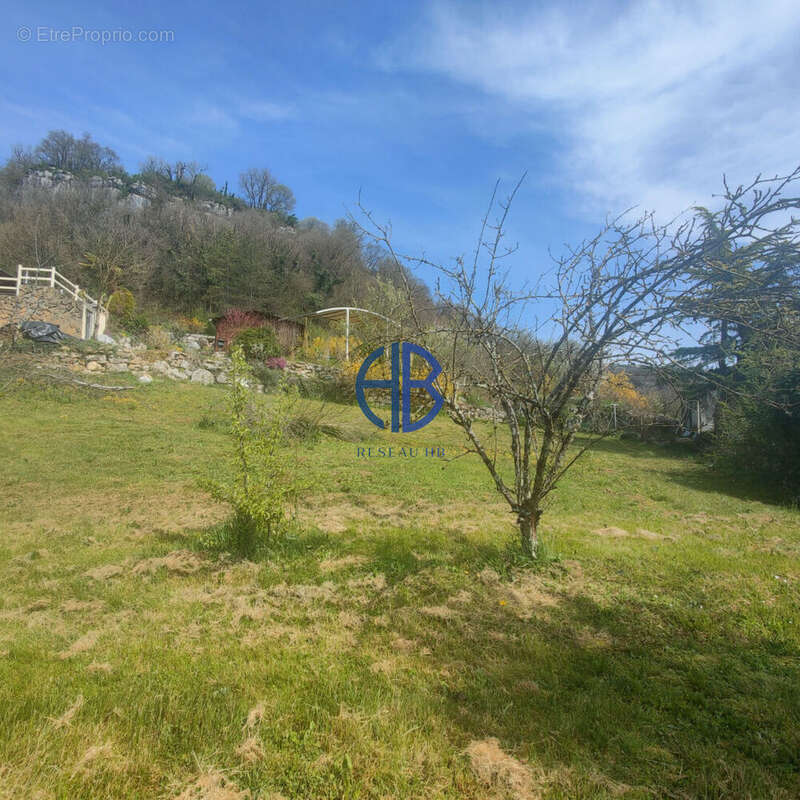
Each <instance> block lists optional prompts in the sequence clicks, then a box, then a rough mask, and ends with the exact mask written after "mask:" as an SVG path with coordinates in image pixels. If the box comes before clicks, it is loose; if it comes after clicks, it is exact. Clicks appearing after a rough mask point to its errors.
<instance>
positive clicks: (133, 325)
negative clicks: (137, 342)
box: [122, 314, 150, 336]
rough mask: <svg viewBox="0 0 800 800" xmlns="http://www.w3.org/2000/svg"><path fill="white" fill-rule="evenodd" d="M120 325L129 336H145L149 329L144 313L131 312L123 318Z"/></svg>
mask: <svg viewBox="0 0 800 800" xmlns="http://www.w3.org/2000/svg"><path fill="white" fill-rule="evenodd" d="M122 327H123V329H124V330H125V332H126V333H127V334H129V335H131V336H146V335H147V332H148V331H149V330H150V322H149V321H148V319H147V317H146V316H144V314H131V315H130V316H129V317H127V318H126V319H125V320H124V322H123V324H122Z"/></svg>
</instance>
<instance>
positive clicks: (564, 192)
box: [0, 0, 800, 281]
mask: <svg viewBox="0 0 800 800" xmlns="http://www.w3.org/2000/svg"><path fill="white" fill-rule="evenodd" d="M8 5H9V4H6V8H5V9H4V13H3V28H2V31H0V36H1V37H2V47H0V65H1V66H2V75H3V80H2V81H0V119H1V120H2V125H0V152H4V153H7V152H9V151H10V148H11V146H12V145H14V144H16V143H25V144H34V143H35V142H37V141H38V140H39V139H40V138H41V137H42V136H43V135H44V134H45V133H46V132H47V131H48V130H50V129H52V128H65V129H67V130H70V131H72V132H74V133H76V134H80V133H82V132H83V131H89V132H91V133H92V134H93V135H94V136H95V138H96V139H97V140H98V141H100V142H101V143H103V144H107V145H109V146H111V147H113V148H114V149H115V150H116V151H117V152H118V153H119V155H120V156H121V158H122V160H123V162H124V164H125V166H126V167H127V168H128V169H129V170H131V171H135V170H136V168H137V166H138V164H139V163H140V162H141V161H142V160H143V159H144V157H146V156H147V155H150V154H155V155H159V156H162V157H164V158H167V159H187V160H197V161H199V162H201V163H203V164H207V165H208V171H209V174H210V175H211V176H212V177H213V178H214V179H215V180H216V181H217V183H218V185H221V184H222V183H224V182H225V181H226V180H227V181H228V182H229V185H230V186H232V187H233V186H235V185H236V183H237V178H238V174H239V172H240V171H241V170H242V169H244V168H246V167H249V166H267V167H269V168H270V169H271V170H272V171H273V172H274V173H275V175H276V176H277V177H278V178H279V179H280V180H282V181H283V182H285V183H287V184H288V185H289V186H291V187H292V189H293V190H294V192H295V194H296V196H297V201H298V202H297V213H298V215H299V216H300V217H304V216H316V217H319V218H321V219H324V220H326V221H328V222H332V221H333V220H335V219H336V218H338V217H341V216H343V215H344V213H345V208H346V207H348V208H353V206H354V205H355V202H356V199H357V195H358V192H359V190H361V191H362V196H363V198H364V201H365V204H366V205H368V206H369V207H370V208H372V209H373V211H374V212H375V214H376V216H377V217H378V218H380V219H391V221H392V225H393V230H394V235H395V238H396V241H397V242H398V244H399V246H400V247H401V248H403V249H405V250H408V251H413V252H418V251H421V250H425V251H426V253H427V254H429V255H430V256H432V257H434V258H436V259H441V260H446V259H448V258H450V257H452V256H455V255H458V254H460V253H463V252H466V251H469V249H470V248H471V247H473V245H474V237H475V235H476V233H477V229H478V226H479V222H480V217H481V215H482V213H483V211H484V208H485V205H486V201H487V199H488V196H489V193H490V191H491V189H492V186H493V184H494V181H495V180H496V179H497V178H500V179H503V180H504V181H505V182H506V185H507V186H510V184H511V183H512V182H513V180H514V179H516V178H517V177H518V176H519V175H520V174H521V173H522V172H523V171H524V170H527V171H528V179H527V181H526V183H525V186H524V188H523V190H522V193H521V194H520V196H519V200H518V201H517V203H516V205H515V208H514V211H513V214H512V217H511V224H510V226H509V241H518V242H519V244H520V250H519V252H518V254H517V255H516V256H515V259H514V261H513V262H512V265H511V266H512V270H513V273H514V276H515V278H516V279H518V280H519V281H522V280H524V279H526V278H532V277H535V276H536V275H537V274H538V273H539V272H540V271H541V270H543V269H545V268H547V266H548V263H549V262H548V255H547V251H548V248H552V249H553V250H555V251H559V250H560V249H561V247H562V244H563V243H564V242H577V241H579V240H580V239H581V238H583V237H584V236H586V235H588V234H590V233H591V232H593V231H594V230H595V229H596V228H597V227H598V226H599V225H600V223H602V221H603V219H604V218H605V216H606V214H608V213H617V212H619V211H621V210H623V209H625V208H627V207H629V206H631V205H639V206H640V207H642V208H646V209H655V210H656V211H657V212H658V213H659V214H660V215H661V216H662V218H666V217H668V216H671V215H673V214H675V213H677V212H679V211H680V210H682V209H684V208H686V207H687V206H689V205H691V204H692V203H697V202H700V203H704V204H709V203H711V202H712V201H711V195H712V193H713V192H716V191H719V188H720V186H721V175H722V173H723V172H724V173H726V174H728V175H729V177H730V179H731V180H732V181H733V182H736V181H744V180H747V179H749V178H752V177H753V176H754V175H755V174H756V173H757V172H763V173H775V172H784V171H787V170H789V169H791V168H793V167H794V166H796V165H797V164H798V163H800V146H799V145H800V135H799V134H798V131H800V102H798V101H799V100H800V98H798V94H799V93H800V92H799V90H798V86H800V81H798V80H797V75H798V74H799V73H798V67H800V55H799V54H798V47H797V42H798V41H800V5H798V4H797V3H796V2H788V1H786V0H774V2H766V3H763V2H760V3H753V2H740V1H739V0H730V1H729V2H709V3H688V2H641V3H632V4H623V3H614V4H610V3H586V4H576V3H564V2H560V3H529V4H507V3H500V4H497V3H493V4H491V5H489V4H483V5H482V4H470V3H446V2H432V3H421V4H415V3H401V4H391V5H390V4H380V3H374V2H369V3H368V2H359V3H350V4H347V3H325V2H318V3H311V2H306V3H292V4H277V3H270V4H267V3H241V2H240V3H225V4H222V3H204V2H192V3H183V2H173V3H170V4H169V5H167V6H165V5H164V4H163V3H156V2H148V1H147V0H144V1H142V2H137V3H131V4H128V3H118V2H117V3H115V2H106V3H103V4H99V3H93V4H87V3H81V2H72V3H70V4H63V3H42V2H35V1H34V2H26V3H17V4H15V5H16V7H8ZM73 26H77V27H80V28H83V29H84V30H86V31H89V30H93V31H100V30H104V29H107V30H114V29H128V30H131V31H133V32H134V36H135V35H136V32H138V31H139V30H156V31H162V30H168V31H172V32H173V35H174V40H173V41H171V42H161V43H139V42H129V43H109V44H106V45H102V44H100V43H97V42H93V41H85V40H81V37H80V36H78V40H77V41H69V42H58V41H42V38H45V39H47V38H48V37H50V36H51V35H50V34H49V33H48V32H46V31H47V30H48V29H56V30H68V31H69V30H71V29H72V28H73ZM23 27H27V28H28V29H30V32H31V40H30V41H19V31H20V29H21V28H23ZM43 31H44V32H43ZM24 35H25V34H24V33H23V34H22V36H23V37H24ZM90 36H91V35H90Z"/></svg>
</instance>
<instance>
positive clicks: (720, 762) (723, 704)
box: [425, 593, 800, 798]
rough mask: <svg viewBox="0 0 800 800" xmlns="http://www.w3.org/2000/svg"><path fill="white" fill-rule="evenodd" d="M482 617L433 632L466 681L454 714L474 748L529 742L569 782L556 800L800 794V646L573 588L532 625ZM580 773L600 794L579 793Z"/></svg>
mask: <svg viewBox="0 0 800 800" xmlns="http://www.w3.org/2000/svg"><path fill="white" fill-rule="evenodd" d="M472 612H473V613H470V614H469V615H468V616H467V615H464V616H463V617H460V618H457V619H452V620H445V621H437V622H435V623H433V624H432V625H431V628H430V630H429V632H428V635H427V636H426V637H425V638H426V641H425V644H426V645H427V646H428V647H429V648H430V649H431V651H432V659H433V660H434V661H436V662H437V663H436V664H435V665H434V666H435V667H438V668H439V669H441V670H445V671H446V673H447V674H449V675H452V676H454V677H453V678H452V679H450V680H448V681H447V683H443V684H442V686H441V689H440V700H441V702H442V704H443V707H444V709H445V710H446V711H445V713H448V714H449V715H451V717H452V719H453V723H454V724H455V725H456V726H457V727H458V728H459V729H460V730H461V731H462V732H463V738H464V741H469V740H475V739H484V738H486V737H489V736H496V737H498V738H499V739H500V740H501V742H502V743H504V746H506V747H509V748H513V749H514V750H515V751H516V752H522V753H523V754H524V753H525V750H524V748H525V747H526V746H527V747H528V748H529V751H528V753H527V755H528V757H529V758H530V759H531V760H535V761H536V762H537V763H538V764H540V765H542V766H544V767H545V769H546V770H548V771H552V772H551V778H552V780H553V781H554V782H555V784H554V785H558V781H559V780H563V781H565V785H564V787H563V788H564V791H565V793H564V794H559V793H554V794H553V795H552V796H556V797H575V796H581V797H584V796H587V797H588V796H591V797H605V796H611V795H612V794H614V792H613V791H612V789H613V786H612V785H611V784H608V783H607V782H606V783H605V784H604V781H608V780H610V781H613V782H615V783H623V784H626V785H627V786H630V787H641V788H640V790H639V791H637V790H633V793H630V794H629V793H625V794H624V796H626V797H640V796H641V797H645V796H647V797H650V796H657V797H681V798H683V797H707V798H711V797H714V798H735V797H741V798H745V797H748V798H749V797H764V798H767V797H787V798H788V797H794V796H797V794H796V792H797V790H798V788H800V780H799V777H798V776H799V775H800V729H798V726H797V724H796V723H797V718H798V710H799V709H800V681H799V680H798V679H799V678H800V669H799V668H798V663H800V662H798V661H797V656H798V655H800V653H798V649H797V647H796V645H795V643H794V642H791V641H789V640H787V639H780V638H779V637H777V638H775V637H763V636H761V637H759V636H755V635H751V636H747V635H745V634H744V633H743V631H742V630H736V629H735V628H734V626H733V625H724V626H721V627H720V628H719V629H715V628H714V627H713V626H712V625H707V626H706V627H705V628H703V629H701V630H693V629H692V627H691V625H687V623H686V620H685V619H684V620H683V621H682V622H681V621H680V620H679V618H678V617H676V616H673V615H672V612H671V611H668V610H667V611H664V610H661V609H654V608H644V607H642V606H641V605H640V604H633V603H625V602H621V601H618V602H612V603H611V604H610V605H606V604H605V603H603V604H602V605H600V604H598V603H597V602H596V601H595V600H593V599H592V598H590V597H587V596H584V595H578V596H574V595H569V594H567V593H562V594H560V595H559V596H558V598H557V605H555V606H552V607H546V608H542V609H541V611H540V612H539V613H537V614H536V615H535V616H534V618H532V619H530V620H527V621H523V620H520V619H517V618H516V617H513V616H512V615H511V614H509V613H508V612H507V611H506V610H505V609H502V608H500V607H485V606H484V607H483V608H478V609H472ZM699 624H700V623H699V620H698V625H699ZM725 628H727V630H726V629H725ZM520 748H522V749H520ZM576 767H579V768H580V771H581V772H582V773H584V774H589V775H595V776H598V778H600V779H601V780H600V783H599V785H596V786H594V787H591V786H585V787H581V790H580V791H578V788H579V787H577V786H575V785H574V784H573V783H571V782H570V781H572V780H573V779H574V775H573V776H572V777H570V775H571V772H572V770H574V769H575V768H576ZM558 776H561V778H559V777H558ZM603 786H605V789H603ZM584 792H585V793H584ZM548 796H551V795H549V794H548Z"/></svg>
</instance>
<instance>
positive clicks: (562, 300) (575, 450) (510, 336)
mask: <svg viewBox="0 0 800 800" xmlns="http://www.w3.org/2000/svg"><path fill="white" fill-rule="evenodd" d="M523 177H524V176H523ZM798 178H800V169H799V170H797V171H795V172H794V173H792V174H791V175H789V176H786V177H783V178H774V179H772V180H762V179H761V178H757V179H756V180H755V181H754V182H753V183H752V184H750V185H749V186H747V187H738V188H737V189H735V190H731V189H729V187H728V186H727V185H726V186H725V192H724V195H723V206H722V208H721V210H719V211H718V212H716V213H715V214H714V218H715V221H716V224H717V227H718V230H719V232H720V236H722V237H723V238H724V239H725V240H727V241H729V242H730V243H732V244H734V245H741V246H747V245H748V244H752V243H754V242H758V249H759V252H760V253H761V254H762V255H763V254H765V253H766V254H768V253H770V252H774V253H779V252H781V249H782V248H784V247H785V246H786V242H787V241H789V240H795V241H796V237H797V230H798V225H800V222H798V221H795V220H790V221H785V220H784V221H783V222H782V223H781V224H778V225H776V224H775V221H774V220H775V217H774V215H775V214H780V213H782V212H785V211H786V210H787V209H791V208H798V207H800V199H798V198H791V197H785V196H784V193H785V191H786V189H787V187H790V185H791V188H794V186H793V184H794V183H795V182H796V181H797V180H798ZM521 183H522V181H520V183H518V184H517V186H516V187H515V188H514V190H513V191H512V192H511V195H510V196H509V197H508V199H507V200H506V201H504V202H498V201H497V196H496V195H497V188H498V187H497V186H496V187H495V191H494V193H493V194H492V198H491V202H490V204H489V209H488V211H487V213H486V216H485V217H484V219H483V224H482V227H481V233H480V236H479V239H478V244H477V246H476V248H475V253H474V257H473V258H472V259H470V260H469V261H466V260H465V259H463V258H459V259H457V260H456V261H455V263H454V264H453V265H452V266H443V265H441V264H438V263H434V262H432V261H430V260H428V259H427V258H424V257H421V258H420V257H409V256H404V255H401V254H399V253H397V252H396V251H395V249H394V247H393V245H392V242H391V230H390V229H389V228H388V226H384V225H381V224H379V223H377V222H376V221H375V219H374V217H373V216H372V215H371V213H370V212H369V211H368V210H366V209H364V208H363V206H360V208H361V212H362V214H363V215H364V216H365V218H366V220H367V223H366V224H365V227H364V228H363V230H364V231H365V232H366V233H367V234H369V235H371V236H372V237H373V238H374V240H375V241H376V242H379V243H380V244H381V245H382V246H383V247H385V248H386V250H387V251H388V253H389V254H390V257H391V258H392V259H393V260H394V261H395V263H396V264H397V265H398V267H400V269H401V275H406V274H407V273H406V272H405V270H404V269H403V267H405V266H406V265H410V266H424V267H426V268H429V269H433V270H435V272H436V274H437V275H438V280H437V301H438V314H437V321H436V322H435V323H434V324H433V325H431V324H425V323H424V322H423V319H422V317H421V315H420V314H418V313H417V311H416V309H415V304H414V301H413V297H412V294H411V291H410V289H411V287H410V285H409V284H407V288H408V290H409V291H408V303H409V306H410V307H411V317H412V318H413V320H414V321H415V330H414V331H413V332H412V335H413V336H415V337H416V338H417V339H418V340H419V341H420V342H421V343H423V344H426V345H428V346H430V347H432V348H433V349H435V351H436V353H437V355H438V356H439V359H440V361H441V362H442V364H443V367H444V372H445V374H446V377H447V380H446V381H442V382H441V387H440V388H441V390H442V391H443V393H444V394H445V400H446V407H447V409H448V412H449V415H450V417H451V419H452V420H453V421H454V422H455V423H456V424H457V425H459V426H460V427H461V428H462V429H463V430H464V432H465V434H466V438H467V440H468V442H469V446H468V451H471V452H473V453H476V454H477V455H478V456H479V457H480V459H481V461H482V462H483V463H484V465H485V466H486V468H487V470H488V471H489V473H490V475H491V478H492V480H493V482H494V485H495V487H496V489H497V491H498V492H499V493H500V494H501V495H502V497H503V498H504V499H505V500H506V502H507V503H508V505H509V507H510V509H511V511H512V512H513V513H514V514H515V515H516V523H517V525H518V528H519V536H520V543H521V546H522V549H523V551H524V552H525V553H526V554H527V555H529V556H531V557H535V556H536V555H537V548H538V543H539V527H540V520H541V517H542V513H543V511H544V509H545V503H546V501H547V499H548V497H549V496H550V495H551V493H552V492H553V490H554V489H555V488H556V487H557V485H558V482H559V480H560V479H561V478H562V477H563V475H564V474H565V473H566V471H567V470H568V469H569V468H570V467H571V466H572V465H573V464H574V463H575V462H576V460H577V459H578V458H579V457H580V456H581V455H582V454H583V453H584V452H585V451H586V449H587V448H588V447H589V446H590V445H591V444H592V443H593V439H586V440H583V441H581V442H580V444H577V443H576V442H575V436H576V434H577V432H578V431H579V429H580V428H581V425H582V423H583V421H584V418H585V417H586V415H587V414H588V412H589V411H590V409H591V407H592V404H593V403H594V402H595V393H596V389H597V385H598V383H599V381H600V379H601V377H602V375H603V373H604V371H605V370H606V369H607V368H609V367H610V366H613V365H614V363H615V362H616V363H625V364H630V363H636V362H639V363H642V362H650V363H652V362H653V361H658V360H659V359H662V358H665V357H667V354H668V353H670V352H671V351H672V350H673V349H674V348H675V346H676V342H675V337H676V334H677V331H676V326H678V325H679V324H680V314H679V310H680V308H681V306H682V305H683V304H684V303H685V299H686V298H687V297H690V296H692V294H693V293H696V292H697V291H698V290H699V288H700V283H699V281H700V280H702V279H701V278H698V277H697V271H696V270H694V269H693V266H694V265H696V264H698V263H700V262H702V261H703V259H706V258H707V257H708V256H709V254H710V253H711V252H712V250H713V248H718V247H719V241H716V240H715V241H709V239H708V237H707V236H704V235H703V233H702V229H701V226H700V225H698V224H697V220H696V218H695V217H689V218H688V219H686V220H684V221H682V222H680V221H676V222H674V223H672V224H669V225H658V224H657V223H656V221H655V219H654V217H653V215H651V214H645V215H642V216H640V217H639V218H637V219H634V220H633V221H630V220H629V217H628V215H627V214H625V215H623V216H621V217H619V218H616V219H613V220H610V221H608V222H607V223H606V225H605V226H604V227H603V229H602V230H601V231H600V233H599V234H598V235H597V236H595V237H594V238H592V239H590V240H587V241H585V242H583V243H582V244H581V245H580V246H579V247H577V248H575V249H571V250H569V251H567V253H566V255H564V256H563V257H561V258H558V259H556V260H555V262H554V268H553V269H552V270H551V271H550V274H549V275H548V276H542V278H541V279H540V285H538V286H535V287H533V288H530V287H529V288H527V289H519V288H515V287H514V286H512V284H511V282H510V280H509V277H508V273H507V272H506V271H505V270H504V269H503V260H504V259H505V258H507V257H509V256H510V255H511V254H512V253H514V251H515V249H516V248H514V247H506V246H505V244H504V235H505V224H506V220H507V215H508V213H509V209H510V207H511V203H512V202H513V199H514V196H515V194H516V193H517V191H518V189H519V186H520V184H521ZM359 205H360V204H359ZM495 214H496V216H497V218H496V219H493V217H494V215H495ZM770 223H772V227H770ZM545 277H546V278H547V280H548V286H547V287H546V288H543V286H542V284H543V283H544V279H545ZM469 386H480V387H482V389H483V390H484V391H485V392H487V393H488V395H489V396H490V398H491V399H492V401H493V403H494V405H495V407H496V408H497V409H498V411H500V412H502V414H503V417H504V425H503V427H504V428H505V432H506V434H507V439H506V442H507V447H506V446H498V444H497V441H496V439H495V437H490V441H489V440H487V441H484V438H482V434H481V433H480V432H479V430H478V429H477V428H476V426H475V424H474V419H473V414H472V413H471V411H470V409H468V408H467V407H466V406H465V405H464V404H463V403H462V402H461V401H460V398H459V389H460V388H464V387H469ZM508 455H510V462H511V463H510V465H509V463H508V458H507V456H508Z"/></svg>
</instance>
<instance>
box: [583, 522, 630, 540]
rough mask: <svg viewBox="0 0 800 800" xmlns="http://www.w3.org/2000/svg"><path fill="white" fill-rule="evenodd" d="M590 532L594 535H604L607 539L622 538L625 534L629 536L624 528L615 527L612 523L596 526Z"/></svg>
mask: <svg viewBox="0 0 800 800" xmlns="http://www.w3.org/2000/svg"><path fill="white" fill-rule="evenodd" d="M592 533H593V534H594V535H595V536H605V537H606V538H608V539H622V538H624V537H625V536H630V534H629V533H628V531H626V530H625V529H624V528H615V527H614V526H613V525H608V526H606V527H605V528H596V529H595V530H593V531H592Z"/></svg>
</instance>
